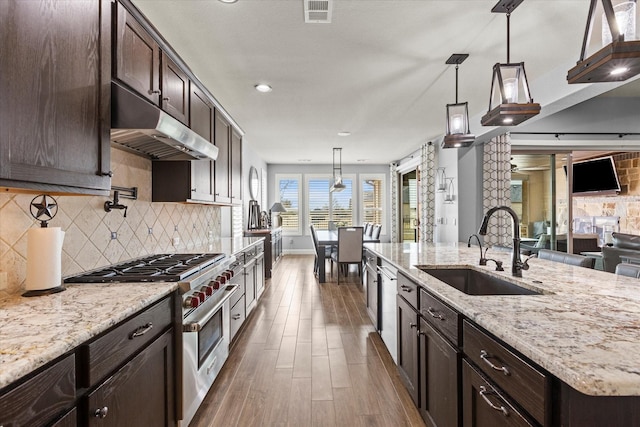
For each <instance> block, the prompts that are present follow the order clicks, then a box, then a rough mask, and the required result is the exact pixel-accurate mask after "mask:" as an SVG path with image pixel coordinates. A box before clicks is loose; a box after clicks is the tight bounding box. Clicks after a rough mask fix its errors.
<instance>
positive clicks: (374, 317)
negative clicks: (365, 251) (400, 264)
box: [366, 257, 380, 331]
mask: <svg viewBox="0 0 640 427" xmlns="http://www.w3.org/2000/svg"><path fill="white" fill-rule="evenodd" d="M373 259H374V261H367V262H373V263H374V264H367V267H366V268H367V313H369V318H370V319H371V322H373V326H374V327H375V328H376V330H377V331H379V330H380V325H379V324H378V300H379V298H380V297H379V291H380V289H379V287H378V272H377V271H376V265H375V259H376V258H375V257H373Z"/></svg>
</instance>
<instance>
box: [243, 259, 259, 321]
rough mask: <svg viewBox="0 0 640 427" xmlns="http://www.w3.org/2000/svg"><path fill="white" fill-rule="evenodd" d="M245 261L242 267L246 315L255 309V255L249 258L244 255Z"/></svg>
mask: <svg viewBox="0 0 640 427" xmlns="http://www.w3.org/2000/svg"><path fill="white" fill-rule="evenodd" d="M245 257H246V259H247V261H246V263H245V265H244V272H243V274H244V297H245V306H246V309H247V314H249V313H251V311H252V310H253V309H254V308H255V306H256V304H257V301H256V260H255V255H253V254H252V257H251V258H249V256H247V254H246V253H245Z"/></svg>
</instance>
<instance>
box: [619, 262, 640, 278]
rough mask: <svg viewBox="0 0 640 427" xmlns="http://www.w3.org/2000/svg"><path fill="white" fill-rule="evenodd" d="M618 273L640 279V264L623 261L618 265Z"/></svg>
mask: <svg viewBox="0 0 640 427" xmlns="http://www.w3.org/2000/svg"><path fill="white" fill-rule="evenodd" d="M616 274H619V275H621V276H627V277H635V278H636V279H640V265H637V264H628V263H626V262H621V263H620V264H618V265H616Z"/></svg>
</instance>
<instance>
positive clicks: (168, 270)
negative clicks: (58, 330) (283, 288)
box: [64, 253, 226, 283]
mask: <svg viewBox="0 0 640 427" xmlns="http://www.w3.org/2000/svg"><path fill="white" fill-rule="evenodd" d="M224 258H226V255H225V254H210V253H205V254H159V255H150V256H147V257H143V258H137V259H133V260H130V261H125V262H121V263H118V264H114V265H110V266H108V267H104V268H101V269H99V270H94V271H89V272H87V273H83V274H80V275H77V276H73V277H68V278H66V279H65V280H64V281H65V283H111V282H179V281H181V280H183V279H185V278H186V277H188V276H191V275H192V274H194V273H197V272H198V271H201V270H204V269H205V268H207V267H209V266H213V265H216V264H218V263H219V262H220V261H222V260H223V259H224Z"/></svg>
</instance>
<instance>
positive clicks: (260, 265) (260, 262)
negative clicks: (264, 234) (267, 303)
mask: <svg viewBox="0 0 640 427" xmlns="http://www.w3.org/2000/svg"><path fill="white" fill-rule="evenodd" d="M255 275H256V299H258V298H260V295H262V292H264V254H263V255H262V256H260V257H258V258H257V259H256V270H255Z"/></svg>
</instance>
